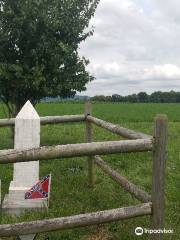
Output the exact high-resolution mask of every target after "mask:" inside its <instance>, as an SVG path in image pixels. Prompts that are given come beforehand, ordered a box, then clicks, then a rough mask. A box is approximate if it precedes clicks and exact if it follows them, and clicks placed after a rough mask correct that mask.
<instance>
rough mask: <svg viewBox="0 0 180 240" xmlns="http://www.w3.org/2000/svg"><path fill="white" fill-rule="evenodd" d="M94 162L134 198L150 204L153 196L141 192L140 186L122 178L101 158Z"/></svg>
mask: <svg viewBox="0 0 180 240" xmlns="http://www.w3.org/2000/svg"><path fill="white" fill-rule="evenodd" d="M94 162H95V163H96V164H97V165H98V166H99V167H100V168H101V169H102V170H103V171H104V172H105V173H106V174H108V175H109V176H110V177H111V178H112V179H113V180H115V181H116V182H117V183H118V184H120V185H121V186H122V187H123V188H124V189H125V190H126V191H128V192H129V193H131V194H132V195H133V196H134V197H136V198H137V199H138V200H140V201H142V202H150V201H151V196H150V195H149V194H148V193H146V192H145V191H143V190H141V189H140V188H139V187H138V186H136V185H135V184H133V183H132V182H130V181H128V180H127V179H126V178H125V177H123V176H121V175H120V174H119V173H118V172H116V171H115V170H113V169H112V168H111V167H110V166H109V165H108V164H107V163H105V162H104V161H103V160H102V158H100V157H99V156H95V157H94Z"/></svg>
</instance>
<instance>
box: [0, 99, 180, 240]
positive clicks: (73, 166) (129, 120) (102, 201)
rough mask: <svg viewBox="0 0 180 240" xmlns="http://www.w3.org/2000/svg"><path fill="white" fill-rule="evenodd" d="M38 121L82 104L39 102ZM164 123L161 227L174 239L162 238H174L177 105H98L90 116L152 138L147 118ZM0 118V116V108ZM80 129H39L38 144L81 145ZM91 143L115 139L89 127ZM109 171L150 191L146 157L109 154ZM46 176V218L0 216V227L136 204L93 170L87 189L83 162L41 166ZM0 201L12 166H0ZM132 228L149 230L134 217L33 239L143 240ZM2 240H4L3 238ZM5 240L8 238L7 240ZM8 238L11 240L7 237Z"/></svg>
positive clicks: (179, 194) (177, 220)
mask: <svg viewBox="0 0 180 240" xmlns="http://www.w3.org/2000/svg"><path fill="white" fill-rule="evenodd" d="M37 111H38V113H39V115H40V116H47V115H65V114H80V113H83V112H84V105H83V104H78V103H76V104H73V103H42V104H39V105H38V106H37ZM160 113H161V114H167V115H168V118H169V143H168V161H167V174H166V221H165V222H166V224H165V227H166V228H167V229H173V230H174V234H170V235H167V236H165V239H173V240H178V239H180V191H179V188H180V104H110V103H109V104H100V103H96V104H94V105H93V114H94V115H95V116H97V117H99V118H102V119H105V120H108V121H111V122H113V123H117V124H120V125H122V126H124V127H128V128H131V129H135V130H139V131H142V132H144V133H148V134H152V133H153V118H154V116H155V115H156V114H160ZM0 117H1V118H3V117H5V116H4V114H3V111H2V106H1V107H0ZM84 130H85V129H84V124H61V125H53V126H52V125H49V126H43V127H42V129H41V145H53V144H66V143H78V142H85V131H84ZM93 130H94V141H98V140H116V139H119V137H118V136H116V135H113V134H111V133H109V132H107V131H105V130H102V129H100V128H97V127H94V128H93ZM10 135H11V132H10V129H9V128H0V139H1V140H0V149H5V148H6V149H7V148H13V144H12V140H11V137H10ZM103 158H104V159H105V160H106V161H107V162H108V163H109V164H110V165H111V166H112V167H113V168H114V169H116V170H118V171H119V172H120V173H121V174H122V175H124V176H127V177H128V179H130V180H131V181H132V182H134V183H135V184H137V185H139V186H141V187H142V188H143V189H144V190H146V191H148V192H151V173H152V171H151V166H152V155H151V153H136V154H135V153H133V154H119V155H118V154H115V155H110V156H105V157H103ZM49 172H51V173H52V189H51V191H52V192H51V200H50V208H49V212H48V214H47V213H43V214H42V213H37V212H35V213H33V214H29V213H26V214H24V215H23V216H21V217H19V218H12V217H7V216H4V215H3V216H2V218H1V223H10V222H17V221H27V220H35V219H43V218H45V217H46V218H51V217H59V216H68V215H74V214H79V213H86V212H92V211H98V210H105V209H112V208H117V207H123V206H128V205H133V204H136V203H138V201H137V200H136V199H135V198H133V197H132V196H131V195H129V194H128V193H126V192H125V191H124V190H123V189H122V188H120V187H119V186H118V185H117V184H116V183H114V182H113V181H112V180H111V179H110V178H109V177H107V176H106V175H104V174H103V173H102V171H101V170H100V169H98V168H96V185H95V187H94V188H93V189H92V188H89V187H88V186H87V161H86V158H78V159H77V158H72V159H64V160H63V161H62V159H56V160H53V161H48V162H41V165H40V175H41V176H44V175H46V174H48V173H49ZM0 178H1V179H2V197H3V196H4V194H5V193H7V192H8V187H9V183H10V181H11V179H12V165H2V166H0ZM137 226H141V227H146V228H150V217H140V218H136V219H131V220H125V221H121V222H116V223H111V224H105V225H101V226H94V227H86V228H78V229H75V230H69V231H63V232H54V233H47V234H39V235H38V237H37V239H38V240H42V239H47V237H49V239H52V240H56V239H57V240H58V239H61V240H77V239H80V240H101V239H103V240H110V239H111V240H133V239H149V236H148V235H147V234H144V235H143V236H141V237H137V236H135V234H134V229H135V228H136V227H137ZM6 239H7V238H6ZM9 239H10V238H9ZM11 239H13V238H11Z"/></svg>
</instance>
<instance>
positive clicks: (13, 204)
mask: <svg viewBox="0 0 180 240" xmlns="http://www.w3.org/2000/svg"><path fill="white" fill-rule="evenodd" d="M39 146H40V118H39V115H38V114H37V112H36V110H35V109H34V107H33V106H32V104H31V103H30V101H27V102H26V104H25V105H24V106H23V108H22V109H21V111H20V112H19V114H18V115H17V117H16V119H15V139H14V148H15V149H20V150H24V149H30V148H35V147H39ZM38 180H39V161H32V162H22V163H15V164H14V171H13V181H12V182H11V183H10V187H9V194H7V195H6V196H5V199H4V202H3V205H2V210H3V211H5V212H6V213H9V214H20V213H21V212H22V211H24V210H26V209H38V208H47V199H28V200H27V199H25V197H24V196H25V192H26V191H28V190H29V189H30V188H31V187H32V186H33V185H34V184H35V183H36V182H37V181H38Z"/></svg>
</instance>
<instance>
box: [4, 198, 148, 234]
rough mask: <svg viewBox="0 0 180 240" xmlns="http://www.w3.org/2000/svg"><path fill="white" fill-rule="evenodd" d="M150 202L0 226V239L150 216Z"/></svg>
mask: <svg viewBox="0 0 180 240" xmlns="http://www.w3.org/2000/svg"><path fill="white" fill-rule="evenodd" d="M151 213H152V210H151V202H149V203H143V204H139V205H135V206H129V207H124V208H117V209H112V210H105V211H99V212H93V213H87V214H80V215H75V216H69V217H61V218H54V219H45V220H39V221H33V222H22V223H16V224H4V225H0V237H9V236H16V235H26V234H31V233H41V232H50V231H57V230H65V229H72V228H77V227H84V226H91V225H95V224H102V223H108V222H113V221H119V220H123V219H128V218H134V217H138V216H144V215H151Z"/></svg>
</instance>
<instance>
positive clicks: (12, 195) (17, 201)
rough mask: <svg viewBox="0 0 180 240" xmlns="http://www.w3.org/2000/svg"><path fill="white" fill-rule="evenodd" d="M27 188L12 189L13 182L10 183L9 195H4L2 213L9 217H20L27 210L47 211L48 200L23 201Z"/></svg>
mask: <svg viewBox="0 0 180 240" xmlns="http://www.w3.org/2000/svg"><path fill="white" fill-rule="evenodd" d="M28 189H29V188H25V187H14V184H13V182H11V183H10V188H9V194H6V195H5V198H4V201H3V203H2V212H3V213H6V214H10V215H20V214H22V213H23V212H24V211H28V210H39V211H44V210H45V211H47V210H48V199H47V198H39V199H25V198H24V196H25V193H26V192H27V191H28Z"/></svg>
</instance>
